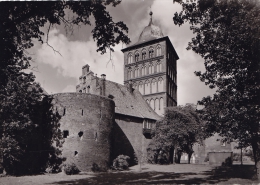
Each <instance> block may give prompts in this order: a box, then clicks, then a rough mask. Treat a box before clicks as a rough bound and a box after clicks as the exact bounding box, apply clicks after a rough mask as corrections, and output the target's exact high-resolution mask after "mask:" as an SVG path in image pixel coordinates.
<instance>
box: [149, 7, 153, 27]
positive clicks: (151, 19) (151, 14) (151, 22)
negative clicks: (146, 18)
mask: <svg viewBox="0 0 260 185" xmlns="http://www.w3.org/2000/svg"><path fill="white" fill-rule="evenodd" d="M149 15H150V16H151V17H150V22H149V25H151V24H153V12H152V10H151V6H150V13H149Z"/></svg>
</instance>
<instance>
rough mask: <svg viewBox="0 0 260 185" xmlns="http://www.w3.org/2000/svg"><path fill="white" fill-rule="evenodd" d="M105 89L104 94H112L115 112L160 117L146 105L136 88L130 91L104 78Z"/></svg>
mask: <svg viewBox="0 0 260 185" xmlns="http://www.w3.org/2000/svg"><path fill="white" fill-rule="evenodd" d="M105 91H106V96H108V97H109V96H110V97H111V95H112V96H113V100H114V102H115V106H116V107H115V112H116V113H118V114H123V115H128V116H134V117H139V118H148V119H153V120H158V119H161V117H160V116H159V115H158V114H157V113H156V112H155V111H154V110H153V109H152V108H151V107H150V106H149V105H148V103H147V102H146V101H145V99H144V98H143V96H142V94H141V93H140V92H139V91H138V90H136V89H132V92H131V90H130V89H129V87H127V86H126V85H121V84H118V83H115V82H111V81H108V80H106V90H105Z"/></svg>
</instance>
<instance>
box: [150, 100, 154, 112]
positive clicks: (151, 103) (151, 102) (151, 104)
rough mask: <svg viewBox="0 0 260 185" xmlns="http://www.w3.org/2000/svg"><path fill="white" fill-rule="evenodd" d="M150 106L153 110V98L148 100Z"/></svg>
mask: <svg viewBox="0 0 260 185" xmlns="http://www.w3.org/2000/svg"><path fill="white" fill-rule="evenodd" d="M150 106H151V107H152V109H153V110H154V100H153V99H151V101H150Z"/></svg>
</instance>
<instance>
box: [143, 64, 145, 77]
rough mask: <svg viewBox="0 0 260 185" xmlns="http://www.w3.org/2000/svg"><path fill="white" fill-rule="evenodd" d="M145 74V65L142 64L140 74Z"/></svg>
mask: <svg viewBox="0 0 260 185" xmlns="http://www.w3.org/2000/svg"><path fill="white" fill-rule="evenodd" d="M144 75H145V66H142V76H144Z"/></svg>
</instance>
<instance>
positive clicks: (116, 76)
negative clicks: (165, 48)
mask: <svg viewBox="0 0 260 185" xmlns="http://www.w3.org/2000/svg"><path fill="white" fill-rule="evenodd" d="M150 7H151V10H152V11H153V22H154V24H156V25H158V26H160V27H161V29H162V32H163V34H164V36H168V37H169V38H170V40H171V42H172V44H173V46H174V48H175V50H176V52H177V54H178V55H179V58H180V59H179V60H178V61H177V74H178V76H177V79H178V81H177V83H178V84H177V85H178V92H177V93H178V95H177V96H178V105H184V104H186V103H195V104H196V103H197V101H198V100H200V99H201V98H202V97H204V96H208V95H212V94H213V90H210V89H209V88H208V87H207V86H205V85H204V83H202V82H200V80H199V78H198V77H196V76H195V75H194V71H205V68H204V64H203V59H202V58H201V57H200V56H198V55H196V54H195V53H194V52H193V51H187V50H186V47H187V45H188V42H189V41H190V40H191V38H192V36H193V35H192V32H191V31H190V29H189V25H184V26H181V27H178V26H175V25H174V23H173V20H172V17H173V15H174V13H175V12H176V11H177V12H179V11H180V10H181V7H180V5H179V4H177V3H173V1H172V0H155V1H151V0H143V1H142V0H123V2H121V4H120V5H118V6H116V7H112V6H111V7H110V6H109V7H107V9H108V10H109V12H110V14H111V15H112V17H113V18H114V20H115V21H123V22H124V23H125V24H126V25H127V26H128V28H129V37H130V39H131V41H132V43H131V44H134V43H135V42H137V39H138V37H139V35H140V34H141V32H142V30H143V29H144V27H145V26H147V25H148V23H149V12H150ZM92 29H93V26H82V27H81V28H77V27H76V28H75V29H74V33H73V35H71V34H66V31H65V29H64V27H63V26H57V27H53V28H52V29H51V31H50V33H49V43H50V45H51V46H53V47H54V48H55V49H56V50H58V51H59V52H60V53H61V55H62V56H60V55H59V54H57V53H54V52H53V50H52V49H51V48H50V47H48V46H46V44H43V45H42V44H39V43H36V44H35V46H34V48H32V49H31V51H30V52H31V54H32V57H33V59H34V61H35V62H34V63H33V65H34V66H37V67H38V72H34V74H35V75H36V81H37V82H39V83H40V84H41V85H42V86H43V87H44V89H45V90H46V91H47V92H48V93H49V94H51V93H59V92H75V90H76V85H77V84H78V78H79V76H80V75H81V68H82V66H83V65H85V64H89V65H90V70H92V71H93V72H94V73H97V75H98V76H100V75H101V74H103V73H104V74H106V75H107V79H108V80H111V81H114V82H117V83H120V84H123V80H124V79H123V64H124V62H123V53H122V52H121V49H122V48H125V47H126V46H125V45H122V44H119V45H117V46H116V47H115V48H114V49H115V52H114V53H113V54H112V56H113V64H114V67H113V66H112V64H111V63H108V61H109V54H104V55H101V54H100V53H97V52H96V49H97V47H96V43H95V42H94V41H93V39H92V35H91V30H92ZM43 30H44V31H45V33H46V32H47V29H46V28H44V29H43Z"/></svg>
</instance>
